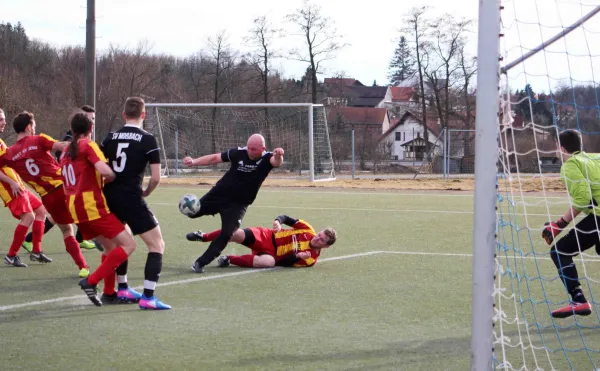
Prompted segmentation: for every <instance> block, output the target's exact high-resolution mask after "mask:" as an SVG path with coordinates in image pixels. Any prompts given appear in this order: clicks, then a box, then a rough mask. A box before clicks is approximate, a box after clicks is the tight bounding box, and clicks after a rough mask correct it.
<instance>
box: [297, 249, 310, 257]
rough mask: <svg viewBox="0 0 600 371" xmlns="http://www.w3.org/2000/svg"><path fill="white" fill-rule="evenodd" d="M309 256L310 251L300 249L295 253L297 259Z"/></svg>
mask: <svg viewBox="0 0 600 371" xmlns="http://www.w3.org/2000/svg"><path fill="white" fill-rule="evenodd" d="M310 257H311V254H310V251H301V252H297V253H296V258H297V259H308V258H310Z"/></svg>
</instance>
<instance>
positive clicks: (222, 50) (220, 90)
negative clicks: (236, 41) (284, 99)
mask: <svg viewBox="0 0 600 371" xmlns="http://www.w3.org/2000/svg"><path fill="white" fill-rule="evenodd" d="M207 46H208V53H209V55H210V57H211V58H212V63H213V68H214V69H213V72H211V73H210V74H209V75H212V77H213V81H212V90H213V91H212V102H213V103H219V102H220V101H221V97H222V96H223V94H225V92H226V90H227V84H226V76H227V74H228V73H229V72H230V70H231V69H232V68H233V67H234V66H235V58H234V56H233V53H232V51H231V49H230V47H229V44H228V43H227V36H226V34H225V31H220V32H219V33H218V34H217V35H216V36H215V37H214V38H213V37H209V38H208V40H207ZM216 126H217V108H216V107H214V108H213V109H212V117H211V124H210V137H211V151H212V153H216V152H217V128H216Z"/></svg>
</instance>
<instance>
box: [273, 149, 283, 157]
mask: <svg viewBox="0 0 600 371" xmlns="http://www.w3.org/2000/svg"><path fill="white" fill-rule="evenodd" d="M284 153H285V151H284V150H283V148H275V149H274V150H273V155H274V156H277V157H281V156H283V154H284Z"/></svg>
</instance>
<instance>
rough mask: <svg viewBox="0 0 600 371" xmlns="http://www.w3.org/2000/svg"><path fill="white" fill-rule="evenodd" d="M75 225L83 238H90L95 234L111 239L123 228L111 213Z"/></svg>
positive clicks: (95, 235)
mask: <svg viewBox="0 0 600 371" xmlns="http://www.w3.org/2000/svg"><path fill="white" fill-rule="evenodd" d="M77 227H78V228H79V232H81V237H83V239H84V240H91V239H93V238H95V237H97V236H103V237H106V238H108V239H110V240H112V239H113V238H115V237H117V235H118V234H119V233H121V232H123V231H124V230H125V226H124V225H123V223H121V221H120V220H119V219H117V217H116V216H115V214H113V213H110V214H108V215H105V216H103V217H101V218H100V219H96V220H92V221H91V222H83V223H79V224H77Z"/></svg>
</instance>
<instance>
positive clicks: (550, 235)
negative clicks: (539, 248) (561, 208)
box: [542, 218, 569, 245]
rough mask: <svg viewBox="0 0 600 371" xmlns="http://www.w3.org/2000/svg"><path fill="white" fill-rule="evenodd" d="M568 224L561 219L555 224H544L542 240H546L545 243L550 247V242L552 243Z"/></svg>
mask: <svg viewBox="0 0 600 371" xmlns="http://www.w3.org/2000/svg"><path fill="white" fill-rule="evenodd" d="M568 224H569V223H567V222H565V220H564V219H563V218H560V219H559V220H558V221H556V222H546V223H544V229H543V230H542V238H543V239H544V240H546V243H547V244H548V245H552V242H554V239H555V238H556V236H558V235H559V234H560V232H562V230H563V229H564V228H565V227H566V226H567V225H568Z"/></svg>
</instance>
